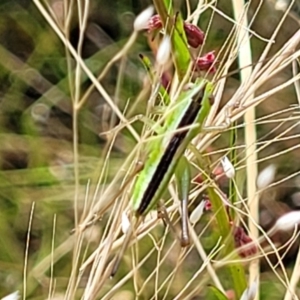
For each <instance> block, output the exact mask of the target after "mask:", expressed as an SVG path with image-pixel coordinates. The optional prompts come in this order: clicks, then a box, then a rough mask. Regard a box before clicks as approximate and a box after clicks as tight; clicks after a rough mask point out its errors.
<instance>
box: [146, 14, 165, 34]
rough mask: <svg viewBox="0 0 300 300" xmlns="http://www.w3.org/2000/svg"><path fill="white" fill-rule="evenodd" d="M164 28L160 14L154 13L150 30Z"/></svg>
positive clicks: (149, 26) (150, 20)
mask: <svg viewBox="0 0 300 300" xmlns="http://www.w3.org/2000/svg"><path fill="white" fill-rule="evenodd" d="M161 28H162V22H161V19H160V16H159V15H154V16H152V17H151V18H150V19H149V22H148V32H152V31H154V30H158V29H161Z"/></svg>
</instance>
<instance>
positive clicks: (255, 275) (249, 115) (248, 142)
mask: <svg viewBox="0 0 300 300" xmlns="http://www.w3.org/2000/svg"><path fill="white" fill-rule="evenodd" d="M232 5H233V10H234V14H235V19H236V20H237V21H238V24H239V23H240V24H242V28H241V29H240V30H238V35H237V40H238V48H239V55H238V61H239V66H240V68H241V71H240V75H241V83H242V84H243V83H244V82H247V80H249V78H250V76H251V72H252V68H251V67H249V65H251V64H252V53H251V45H250V36H249V33H248V31H247V30H246V29H245V28H248V20H247V10H246V6H245V2H244V1H243V0H238V1H232ZM245 66H248V67H247V68H245ZM253 98H254V94H252V95H249V98H248V99H249V100H251V99H253ZM255 118H256V117H255V108H254V107H253V108H249V109H248V110H247V111H246V113H245V115H244V120H245V131H244V132H245V147H246V174H247V175H246V177H247V180H246V182H247V197H248V205H249V211H250V214H251V217H252V218H253V220H255V223H253V222H252V221H251V220H250V219H249V231H250V232H249V233H250V236H251V238H252V239H254V240H257V239H258V237H259V231H258V228H257V227H256V225H255V224H256V223H258V218H259V211H258V210H259V208H258V194H257V193H256V180H255V179H256V178H257V163H256V161H257V152H256V140H257V138H256V125H255ZM249 271H250V276H249V286H250V284H251V283H252V282H254V281H256V282H257V284H258V286H259V259H256V260H253V261H252V262H251V264H250V266H249ZM255 299H259V292H257V294H256V298H255Z"/></svg>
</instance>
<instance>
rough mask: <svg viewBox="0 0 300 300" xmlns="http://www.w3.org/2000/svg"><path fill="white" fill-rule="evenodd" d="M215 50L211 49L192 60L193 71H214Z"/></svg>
mask: <svg viewBox="0 0 300 300" xmlns="http://www.w3.org/2000/svg"><path fill="white" fill-rule="evenodd" d="M215 59H216V57H215V52H214V51H211V52H208V53H207V54H205V55H204V56H202V57H198V58H197V59H196V60H195V62H194V70H195V71H209V72H210V73H214V72H216V67H215V65H214V64H215Z"/></svg>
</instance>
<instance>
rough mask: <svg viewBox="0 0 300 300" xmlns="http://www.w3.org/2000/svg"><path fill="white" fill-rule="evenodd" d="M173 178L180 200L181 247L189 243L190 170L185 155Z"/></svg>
mask: <svg viewBox="0 0 300 300" xmlns="http://www.w3.org/2000/svg"><path fill="white" fill-rule="evenodd" d="M175 178H176V181H177V186H178V193H179V198H180V200H181V240H180V244H181V246H182V247H187V246H188V245H189V244H190V236H189V230H188V228H189V227H188V217H189V216H188V199H189V192H190V184H191V170H190V166H189V162H188V160H187V158H186V157H185V156H182V157H181V158H180V161H179V163H178V165H177V167H176V170H175Z"/></svg>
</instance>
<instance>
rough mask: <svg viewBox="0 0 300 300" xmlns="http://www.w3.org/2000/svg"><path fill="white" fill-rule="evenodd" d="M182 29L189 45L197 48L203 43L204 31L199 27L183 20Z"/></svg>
mask: <svg viewBox="0 0 300 300" xmlns="http://www.w3.org/2000/svg"><path fill="white" fill-rule="evenodd" d="M184 31H185V34H186V37H187V40H188V43H189V45H190V46H191V47H193V48H198V47H199V46H200V45H202V44H203V41H204V32H203V31H202V30H201V29H200V28H199V27H197V26H195V25H193V24H191V23H186V22H184Z"/></svg>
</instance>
